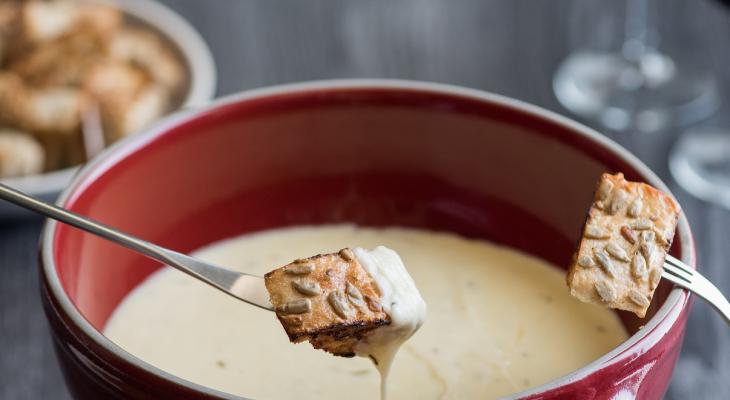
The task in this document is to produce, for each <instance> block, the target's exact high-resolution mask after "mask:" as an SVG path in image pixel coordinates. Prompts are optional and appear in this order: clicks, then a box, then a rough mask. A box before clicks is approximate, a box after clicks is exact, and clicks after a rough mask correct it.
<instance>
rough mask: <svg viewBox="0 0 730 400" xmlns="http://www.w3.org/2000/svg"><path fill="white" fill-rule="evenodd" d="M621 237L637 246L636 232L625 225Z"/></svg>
mask: <svg viewBox="0 0 730 400" xmlns="http://www.w3.org/2000/svg"><path fill="white" fill-rule="evenodd" d="M621 236H623V237H624V239H626V241H627V242H629V243H631V244H636V240H637V239H638V238H637V237H636V232H634V231H633V230H631V229H629V227H628V226H625V225H624V226H622V227H621Z"/></svg>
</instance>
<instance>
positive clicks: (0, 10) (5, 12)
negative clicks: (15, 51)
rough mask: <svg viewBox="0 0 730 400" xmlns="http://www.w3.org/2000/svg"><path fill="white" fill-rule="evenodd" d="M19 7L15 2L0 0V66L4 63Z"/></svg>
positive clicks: (15, 25) (14, 29)
mask: <svg viewBox="0 0 730 400" xmlns="http://www.w3.org/2000/svg"><path fill="white" fill-rule="evenodd" d="M18 13H19V7H18V5H16V4H15V3H11V2H2V1H0V66H2V65H3V64H4V63H5V59H6V58H7V57H6V53H7V52H8V49H9V48H10V47H11V46H10V45H11V42H12V40H13V35H14V33H15V31H16V27H17V25H18V24H17V20H18Z"/></svg>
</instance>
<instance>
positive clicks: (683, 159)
mask: <svg viewBox="0 0 730 400" xmlns="http://www.w3.org/2000/svg"><path fill="white" fill-rule="evenodd" d="M718 1H719V2H720V3H722V4H723V5H724V6H727V8H724V10H726V11H730V0H718ZM720 117H721V120H720V121H716V122H715V123H714V124H713V125H703V126H699V127H695V128H692V129H690V130H688V131H687V132H684V133H683V134H682V135H681V136H680V138H679V140H677V142H676V143H675V145H674V148H673V149H672V152H671V154H670V156H669V169H670V171H671V172H672V175H673V176H674V179H676V180H677V182H678V183H679V184H680V185H681V186H682V187H683V188H684V189H685V190H687V191H688V192H689V193H691V194H693V195H694V196H696V197H699V198H701V199H704V200H706V201H709V202H712V203H715V204H718V205H721V206H723V207H725V208H727V209H730V129H729V128H728V126H729V125H730V119H728V117H726V116H724V115H723V116H720Z"/></svg>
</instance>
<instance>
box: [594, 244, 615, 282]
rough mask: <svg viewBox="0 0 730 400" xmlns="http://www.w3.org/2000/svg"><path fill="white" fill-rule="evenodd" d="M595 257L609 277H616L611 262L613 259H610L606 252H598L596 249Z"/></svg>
mask: <svg viewBox="0 0 730 400" xmlns="http://www.w3.org/2000/svg"><path fill="white" fill-rule="evenodd" d="M593 256H594V258H595V259H596V262H597V263H598V265H600V266H601V268H603V270H604V271H605V272H606V273H607V274H608V275H609V276H614V273H613V263H612V262H611V259H610V258H608V254H606V252H604V251H601V250H598V249H594V251H593Z"/></svg>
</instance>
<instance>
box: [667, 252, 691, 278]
mask: <svg viewBox="0 0 730 400" xmlns="http://www.w3.org/2000/svg"><path fill="white" fill-rule="evenodd" d="M664 262H665V264H669V265H672V266H674V267H676V268H678V269H680V270H682V271H683V272H684V273H686V274H687V275H689V276H693V275H694V270H693V269H692V268H690V267H689V266H688V265H687V264H685V263H683V262H682V261H681V260H679V259H677V258H675V257H672V256H670V255H669V254H667V256H666V257H665V258H664Z"/></svg>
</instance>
